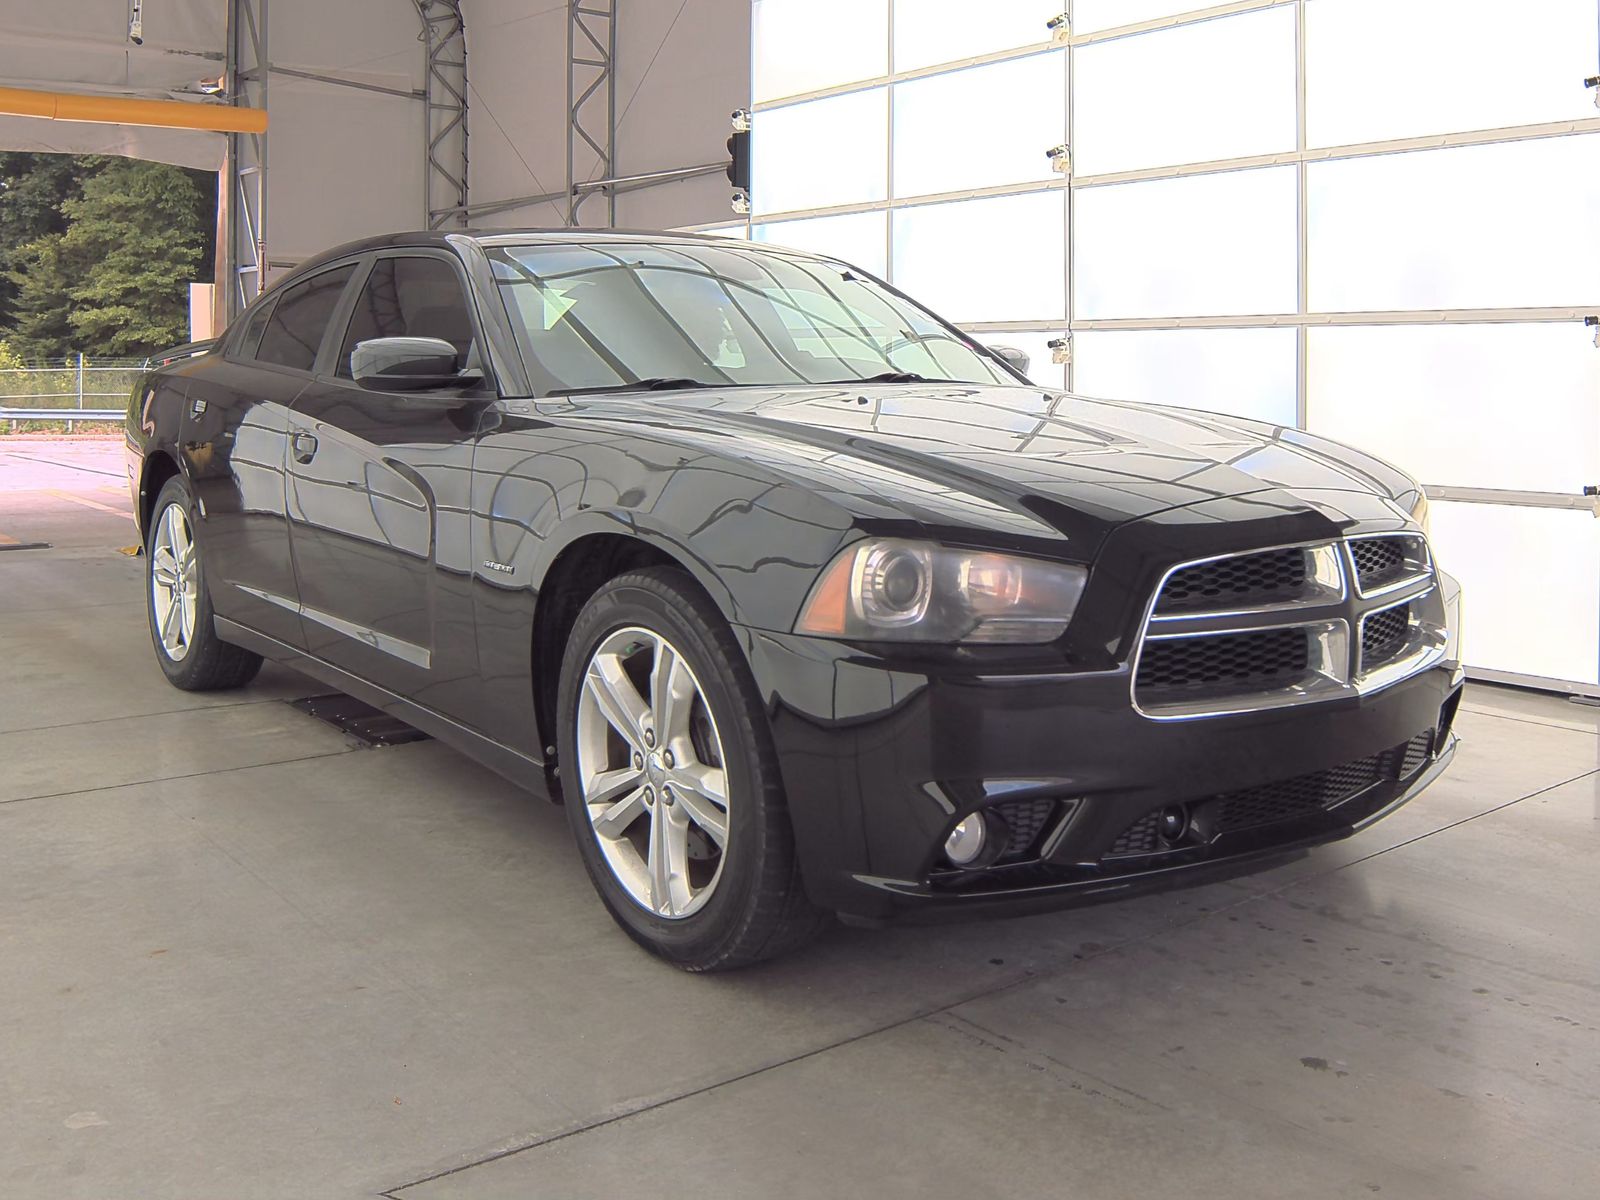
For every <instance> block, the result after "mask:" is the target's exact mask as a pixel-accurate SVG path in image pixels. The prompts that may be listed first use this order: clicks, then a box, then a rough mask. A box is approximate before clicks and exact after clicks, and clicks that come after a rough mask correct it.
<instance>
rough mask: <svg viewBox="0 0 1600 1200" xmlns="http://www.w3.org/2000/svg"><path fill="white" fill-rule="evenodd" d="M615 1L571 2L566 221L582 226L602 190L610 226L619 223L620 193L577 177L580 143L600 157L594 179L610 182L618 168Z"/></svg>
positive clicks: (568, 60) (584, 0) (568, 46)
mask: <svg viewBox="0 0 1600 1200" xmlns="http://www.w3.org/2000/svg"><path fill="white" fill-rule="evenodd" d="M616 61H617V4H616V0H567V187H566V193H565V195H566V201H567V212H566V220H567V224H568V225H577V224H578V218H579V211H578V210H579V209H580V208H582V207H583V202H584V201H585V200H587V199H588V198H589V197H590V196H592V195H594V194H595V192H597V191H603V192H604V193H605V197H606V224H607V225H615V224H616V223H617V191H616V188H615V187H613V186H611V185H609V184H606V185H604V186H602V187H598V188H594V187H586V186H584V185H585V183H586V182H587V181H584V180H580V179H578V177H577V154H578V147H579V144H580V143H581V144H582V145H585V146H587V147H588V148H589V150H590V152H591V153H593V155H594V158H595V165H594V169H593V170H592V171H591V172H590V174H589V179H590V180H600V181H605V180H611V179H614V178H615V177H616V166H617V76H616V71H615V66H616Z"/></svg>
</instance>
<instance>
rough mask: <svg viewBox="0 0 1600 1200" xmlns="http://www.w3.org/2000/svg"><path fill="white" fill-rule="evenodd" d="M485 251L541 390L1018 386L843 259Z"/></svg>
mask: <svg viewBox="0 0 1600 1200" xmlns="http://www.w3.org/2000/svg"><path fill="white" fill-rule="evenodd" d="M487 249H488V254H489V257H490V260H491V261H492V263H493V264H494V273H495V278H496V280H497V281H498V283H499V285H500V289H501V294H502V295H503V296H504V298H505V301H506V311H507V312H508V313H509V315H510V317H511V319H512V323H513V324H514V325H515V326H516V328H517V333H518V335H519V337H520V338H521V339H522V342H523V353H524V357H526V358H527V359H528V369H529V372H530V373H531V374H532V376H533V379H534V382H535V385H536V386H537V387H538V389H539V391H540V392H541V393H559V392H575V391H585V390H591V391H604V390H619V391H620V390H623V389H625V388H628V387H634V386H650V387H693V386H697V385H702V384H703V385H705V386H710V387H730V386H731V387H755V386H766V387H792V386H803V385H807V384H813V385H815V384H837V383H857V382H863V381H868V380H874V379H880V378H881V379H884V380H889V381H915V380H935V381H951V382H960V383H984V384H994V383H1005V384H1016V383H1017V382H1018V380H1017V379H1016V377H1015V376H1013V375H1012V374H1010V372H1009V371H1007V370H1006V368H1005V367H1003V366H1001V365H1000V364H999V363H998V362H996V361H995V360H994V359H993V358H990V357H989V356H988V355H986V354H984V353H983V352H981V351H979V350H977V349H976V348H974V346H973V345H972V344H971V343H969V342H968V341H967V340H966V339H965V338H964V337H963V336H962V335H961V334H960V333H958V332H956V331H955V330H953V329H951V328H950V327H949V326H948V325H946V324H944V323H943V322H942V321H940V320H938V319H937V318H935V317H933V316H932V315H930V314H929V313H928V312H926V311H925V310H923V309H921V308H918V307H917V306H916V305H914V304H912V303H910V302H909V301H907V300H904V299H902V298H901V297H899V296H896V295H894V294H893V293H892V292H890V291H888V290H886V289H885V288H884V287H883V286H882V285H880V284H878V283H876V282H874V281H873V280H871V279H870V278H868V277H867V276H864V275H861V274H859V273H857V272H855V271H853V270H851V269H850V268H849V267H847V266H845V265H844V264H843V263H838V262H832V261H829V260H826V259H818V258H811V257H807V256H803V255H799V254H789V253H784V252H781V251H779V252H773V251H766V250H757V249H753V248H751V247H749V246H747V245H744V244H742V243H738V242H733V241H730V242H729V243H728V244H727V245H726V246H723V245H701V244H694V243H684V244H674V245H659V244H649V243H639V244H627V243H620V244H605V245H587V246H586V245H521V246H497V247H489V248H487Z"/></svg>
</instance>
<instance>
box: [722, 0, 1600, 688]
mask: <svg viewBox="0 0 1600 1200" xmlns="http://www.w3.org/2000/svg"><path fill="white" fill-rule="evenodd" d="M1065 7H1066V4H1065V0H987V2H986V3H984V4H971V3H967V2H965V0H755V20H754V23H753V30H754V45H753V71H752V75H753V88H754V92H755V95H754V101H755V104H754V107H755V112H756V117H755V133H754V146H755V151H754V158H755V164H756V175H755V179H754V181H753V188H752V204H753V210H754V215H753V217H752V220H751V222H750V224H749V226H748V228H747V229H742V230H739V231H738V232H741V233H745V234H746V235H747V236H750V237H754V238H756V239H758V240H766V241H773V242H781V243H784V244H788V245H797V246H802V247H805V248H810V249H818V250H825V251H828V252H830V253H834V254H838V255H840V256H842V257H845V258H848V259H852V260H854V261H856V262H859V263H860V264H861V265H862V266H864V267H866V268H868V269H870V270H873V271H876V272H879V273H882V274H885V275H887V276H888V277H889V278H891V279H892V280H893V281H894V282H895V283H896V284H898V285H899V286H902V287H904V288H906V290H907V291H909V292H911V293H912V294H914V295H916V296H918V297H919V298H923V299H926V300H927V301H929V302H930V303H931V304H933V305H934V306H935V307H936V308H938V309H939V310H941V311H942V312H944V313H945V314H946V315H947V316H950V317H951V318H953V319H955V320H957V321H960V322H962V323H963V325H964V326H965V327H966V328H968V329H970V330H972V331H974V332H976V333H980V334H982V335H983V336H984V337H985V338H986V339H988V340H991V341H997V342H998V341H1004V342H1006V343H1009V344H1015V345H1019V346H1021V347H1022V348H1023V349H1024V350H1026V351H1028V352H1029V354H1030V355H1031V356H1032V358H1033V361H1034V364H1035V367H1034V375H1035V379H1036V380H1037V381H1038V382H1040V383H1042V384H1049V385H1053V386H1062V385H1065V386H1069V387H1071V388H1073V389H1074V390H1076V391H1079V392H1083V393H1086V394H1091V395H1109V396H1119V397H1129V398H1135V399H1143V400H1148V401H1152V402H1155V403H1162V404H1183V405H1188V406H1193V407H1198V408H1209V409H1216V410H1221V411H1227V412H1235V413H1240V414H1244V415H1248V416H1252V417H1259V418H1263V419H1267V420H1272V421H1277V422H1281V423H1284V424H1296V425H1300V426H1301V427H1303V428H1307V429H1310V430H1312V431H1314V432H1318V433H1324V434H1327V435H1328V436H1331V437H1335V438H1339V439H1343V440H1346V441H1350V442H1353V443H1356V444H1358V445H1361V446H1363V447H1366V448H1368V449H1371V450H1373V451H1374V452H1376V453H1379V454H1382V455H1384V456H1385V457H1387V458H1389V459H1391V460H1392V461H1394V462H1395V463H1397V464H1398V465H1400V466H1401V467H1403V468H1405V469H1407V470H1409V471H1411V472H1412V473H1413V474H1415V475H1416V476H1418V477H1419V478H1420V479H1421V480H1422V481H1423V482H1424V483H1426V484H1428V485H1429V491H1430V494H1431V495H1433V497H1434V498H1435V501H1434V506H1433V513H1434V516H1433V522H1434V541H1435V544H1436V547H1437V553H1438V557H1439V559H1440V561H1441V563H1442V564H1443V565H1444V566H1445V567H1446V569H1448V570H1450V571H1451V572H1452V573H1454V574H1456V575H1458V576H1459V577H1460V578H1461V579H1462V581H1463V583H1464V585H1465V587H1466V589H1467V614H1468V615H1467V621H1466V653H1467V658H1468V660H1469V662H1470V663H1471V664H1472V667H1473V669H1474V672H1475V673H1476V674H1479V675H1483V676H1488V677H1501V678H1509V679H1513V680H1517V681H1529V682H1540V683H1544V684H1547V685H1549V686H1554V687H1560V688H1566V689H1569V690H1574V691H1588V692H1597V691H1600V686H1597V685H1600V521H1596V519H1595V517H1594V515H1593V508H1592V506H1591V504H1590V502H1589V500H1587V499H1586V498H1585V497H1584V496H1583V490H1584V488H1585V487H1586V486H1588V485H1593V484H1600V348H1597V346H1596V341H1595V336H1596V330H1595V329H1594V328H1590V327H1587V326H1586V325H1585V318H1586V317H1590V316H1593V315H1595V314H1600V113H1597V112H1596V108H1595V105H1596V99H1595V98H1596V94H1597V92H1600V88H1595V87H1586V86H1585V81H1586V80H1587V79H1589V78H1591V77H1593V76H1595V75H1596V74H1597V72H1600V44H1597V29H1600V3H1597V2H1596V0H1522V2H1521V3H1518V4H1505V3H1503V0H1260V2H1259V3H1250V2H1249V0H1245V2H1244V3H1237V2H1236V3H1231V4H1227V5H1221V6H1217V7H1214V8H1202V7H1200V6H1199V5H1197V4H1196V3H1195V2H1194V0H1189V2H1188V3H1183V2H1182V0H1076V3H1074V4H1073V5H1072V6H1071V8H1072V12H1071V18H1072V21H1071V26H1070V36H1068V37H1066V38H1062V37H1059V36H1055V35H1053V34H1052V32H1051V31H1050V30H1049V29H1048V28H1047V25H1046V23H1047V22H1048V21H1049V20H1050V19H1051V18H1053V17H1056V16H1057V15H1058V14H1059V13H1061V12H1062V10H1063V8H1065ZM1057 146H1068V147H1070V153H1069V160H1070V164H1071V175H1070V177H1069V176H1067V175H1063V174H1059V173H1057V172H1055V171H1054V170H1053V169H1052V166H1051V161H1050V159H1049V158H1047V156H1046V151H1047V150H1049V149H1051V148H1053V147H1057ZM1069 331H1070V333H1071V347H1072V348H1071V362H1070V363H1069V364H1067V365H1058V364H1055V363H1053V362H1052V361H1051V354H1050V352H1049V350H1048V349H1047V343H1048V342H1049V341H1050V340H1051V339H1052V338H1059V337H1060V336H1061V335H1062V334H1064V333H1067V332H1069ZM1532 614H1536V616H1534V615H1532Z"/></svg>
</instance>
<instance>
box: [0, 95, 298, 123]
mask: <svg viewBox="0 0 1600 1200" xmlns="http://www.w3.org/2000/svg"><path fill="white" fill-rule="evenodd" d="M0 113H9V114H11V115H13V116H19V117H44V118H46V119H48V120H52V121H98V122H102V123H104V124H108V125H154V126H158V127H160V128H163V129H213V130H216V131H217V132H218V133H265V132H266V130H267V114H266V110H265V109H260V108H235V107H233V106H232V105H226V104H191V103H188V102H187V101H184V100H133V99H129V98H128V97H125V96H84V95H80V94H78V93H76V92H36V91H33V90H31V89H28V88H8V87H0Z"/></svg>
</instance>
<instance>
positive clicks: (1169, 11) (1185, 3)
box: [1072, 0, 1215, 33]
mask: <svg viewBox="0 0 1600 1200" xmlns="http://www.w3.org/2000/svg"><path fill="white" fill-rule="evenodd" d="M1213 7H1215V5H1214V4H1213V3H1210V2H1209V0H1077V2H1076V3H1075V4H1073V6H1072V31H1073V32H1074V33H1094V32H1096V31H1097V30H1101V29H1110V28H1112V27H1114V26H1117V25H1135V24H1137V23H1139V22H1140V21H1153V20H1155V19H1156V18H1158V17H1170V16H1173V15H1174V14H1176V13H1182V12H1194V11H1195V10H1196V9H1201V8H1213Z"/></svg>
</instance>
